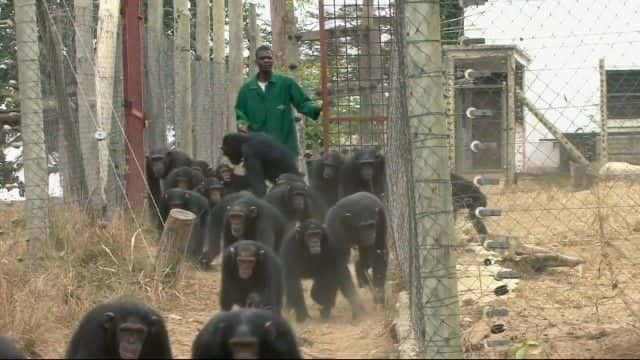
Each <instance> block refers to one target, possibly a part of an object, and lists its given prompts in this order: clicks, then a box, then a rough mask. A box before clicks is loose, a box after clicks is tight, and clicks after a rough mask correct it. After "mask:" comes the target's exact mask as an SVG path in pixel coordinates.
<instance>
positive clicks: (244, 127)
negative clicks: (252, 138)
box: [238, 124, 249, 134]
mask: <svg viewBox="0 0 640 360" xmlns="http://www.w3.org/2000/svg"><path fill="white" fill-rule="evenodd" d="M238 132H241V133H243V134H247V133H249V124H239V125H238Z"/></svg>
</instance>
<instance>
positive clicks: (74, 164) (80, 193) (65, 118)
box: [41, 4, 87, 207]
mask: <svg viewBox="0 0 640 360" xmlns="http://www.w3.org/2000/svg"><path fill="white" fill-rule="evenodd" d="M46 6H47V5H46V4H45V5H43V6H42V8H41V9H42V10H43V11H42V12H41V14H42V23H43V24H44V29H43V31H42V38H43V42H44V43H46V44H49V46H50V47H49V51H47V53H48V56H47V59H48V60H49V64H48V65H49V67H50V71H51V74H52V77H53V79H52V83H53V87H54V93H55V98H56V105H57V110H58V125H59V133H60V134H62V139H61V140H62V141H61V143H62V144H63V148H61V153H64V156H63V159H65V162H64V163H63V169H64V172H63V173H64V176H63V177H64V182H65V183H66V184H67V185H68V186H67V188H68V189H69V190H68V191H69V192H68V193H66V194H64V197H65V198H67V199H69V200H72V201H75V202H76V203H77V204H78V205H79V206H80V207H83V206H84V203H85V196H86V194H87V185H86V182H85V180H84V168H83V163H82V153H81V152H80V151H78V149H79V148H80V139H79V134H78V127H77V125H76V123H75V121H74V120H75V116H74V113H73V111H72V110H71V103H70V102H69V97H68V96H67V94H66V74H65V72H66V71H65V65H64V58H63V56H64V55H63V51H64V49H63V48H64V45H63V44H62V37H63V33H64V32H63V31H62V26H60V21H59V20H60V19H59V18H57V19H56V23H58V24H56V23H54V19H52V18H51V13H50V12H49V10H47V8H46Z"/></svg>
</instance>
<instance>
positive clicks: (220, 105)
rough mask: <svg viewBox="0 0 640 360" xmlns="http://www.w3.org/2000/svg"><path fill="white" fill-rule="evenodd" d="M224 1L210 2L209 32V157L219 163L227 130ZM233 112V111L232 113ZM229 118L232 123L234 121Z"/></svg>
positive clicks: (215, 0)
mask: <svg viewBox="0 0 640 360" xmlns="http://www.w3.org/2000/svg"><path fill="white" fill-rule="evenodd" d="M224 2H225V0H213V1H212V2H211V32H212V33H213V65H212V70H213V91H212V99H211V100H212V101H211V105H212V108H213V130H212V139H211V140H212V142H213V143H212V145H211V158H212V159H213V162H214V163H219V162H220V158H221V156H222V155H221V153H220V146H221V145H222V137H223V136H224V134H225V133H226V132H227V126H228V122H227V116H226V113H227V104H228V100H227V99H228V97H229V94H228V93H227V76H226V75H227V71H226V66H225V61H224V59H225V49H224V18H225V16H224V8H225V6H224ZM234 114H235V113H234ZM233 120H234V119H231V122H232V123H235V121H233Z"/></svg>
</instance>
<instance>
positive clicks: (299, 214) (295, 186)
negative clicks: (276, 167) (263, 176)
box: [264, 176, 327, 227]
mask: <svg viewBox="0 0 640 360" xmlns="http://www.w3.org/2000/svg"><path fill="white" fill-rule="evenodd" d="M280 179H281V180H280V181H282V183H279V184H277V185H275V186H274V187H272V188H271V189H270V190H269V192H268V193H267V195H265V197H264V199H265V200H266V201H267V202H269V203H270V204H271V205H273V206H274V207H275V208H276V209H278V210H279V211H280V213H282V215H284V217H285V218H286V219H287V226H288V227H289V226H290V225H292V224H294V223H295V222H296V221H304V220H307V219H311V218H314V219H318V220H320V221H322V220H323V219H324V215H325V214H326V212H327V207H326V205H325V203H324V201H322V199H321V197H320V195H319V194H317V193H316V192H314V191H313V189H311V188H310V187H309V186H308V185H307V184H306V183H304V180H302V179H296V178H295V177H293V178H291V179H287V178H284V179H283V178H282V176H281V177H280ZM295 193H303V194H304V209H303V210H299V209H295V208H294V207H293V204H292V198H293V196H294V194H295Z"/></svg>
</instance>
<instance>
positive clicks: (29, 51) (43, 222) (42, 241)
mask: <svg viewBox="0 0 640 360" xmlns="http://www.w3.org/2000/svg"><path fill="white" fill-rule="evenodd" d="M13 6H14V9H15V27H16V50H17V55H16V56H17V66H18V86H19V87H20V93H19V99H20V121H21V130H22V141H23V146H24V147H23V152H22V156H23V159H24V178H25V187H26V193H25V197H26V199H25V210H24V211H25V213H24V215H25V219H26V227H27V239H28V246H29V256H30V257H31V258H32V259H34V260H35V259H38V258H41V257H45V256H46V255H47V253H48V251H49V250H50V249H51V247H50V244H49V173H48V172H47V153H46V150H45V143H44V130H43V119H42V118H43V114H42V83H41V76H40V61H39V54H40V46H39V41H38V23H37V21H36V1H35V0H15V1H14V2H13ZM3 266H5V265H3Z"/></svg>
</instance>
